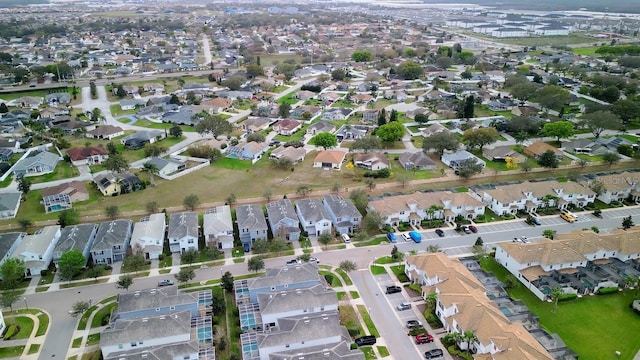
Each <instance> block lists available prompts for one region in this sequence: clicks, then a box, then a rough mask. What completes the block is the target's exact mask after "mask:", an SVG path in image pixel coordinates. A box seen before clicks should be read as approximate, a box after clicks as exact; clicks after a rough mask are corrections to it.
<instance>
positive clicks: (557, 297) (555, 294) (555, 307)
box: [549, 286, 564, 313]
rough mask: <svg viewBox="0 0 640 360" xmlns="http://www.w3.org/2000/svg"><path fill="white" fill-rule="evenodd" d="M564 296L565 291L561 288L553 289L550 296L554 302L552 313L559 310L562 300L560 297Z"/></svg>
mask: <svg viewBox="0 0 640 360" xmlns="http://www.w3.org/2000/svg"><path fill="white" fill-rule="evenodd" d="M563 294H564V290H562V288H561V287H559V286H556V287H554V288H553V289H551V294H549V296H550V297H551V300H553V308H552V309H551V312H553V313H555V312H556V310H558V300H560V297H561V296H562V295H563Z"/></svg>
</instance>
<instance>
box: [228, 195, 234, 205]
mask: <svg viewBox="0 0 640 360" xmlns="http://www.w3.org/2000/svg"><path fill="white" fill-rule="evenodd" d="M226 203H227V205H233V204H235V203H236V194H234V193H231V194H229V196H227V199H226Z"/></svg>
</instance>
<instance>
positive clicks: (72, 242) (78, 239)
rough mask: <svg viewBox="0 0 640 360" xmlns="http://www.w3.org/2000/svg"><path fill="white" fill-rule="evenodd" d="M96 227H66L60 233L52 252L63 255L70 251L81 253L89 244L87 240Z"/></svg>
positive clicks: (93, 225)
mask: <svg viewBox="0 0 640 360" xmlns="http://www.w3.org/2000/svg"><path fill="white" fill-rule="evenodd" d="M97 227H98V225H96V224H80V225H73V226H67V227H65V228H64V229H62V232H61V233H60V240H58V244H57V245H56V247H55V249H54V250H53V252H54V253H64V252H66V251H70V250H78V251H80V252H82V251H83V250H84V248H85V247H86V246H87V243H88V242H89V238H90V237H91V234H93V232H94V231H96V229H97Z"/></svg>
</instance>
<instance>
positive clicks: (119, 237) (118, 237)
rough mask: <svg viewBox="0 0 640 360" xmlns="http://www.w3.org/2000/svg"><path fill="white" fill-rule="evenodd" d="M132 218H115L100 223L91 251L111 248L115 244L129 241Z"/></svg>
mask: <svg viewBox="0 0 640 360" xmlns="http://www.w3.org/2000/svg"><path fill="white" fill-rule="evenodd" d="M132 225H133V221H131V220H114V221H105V222H103V223H100V226H99V227H98V232H97V233H96V238H95V240H94V242H93V247H92V248H91V251H94V252H95V251H100V250H110V249H112V248H113V246H114V245H121V244H125V243H126V242H127V240H129V239H127V237H128V236H130V234H131V226H132Z"/></svg>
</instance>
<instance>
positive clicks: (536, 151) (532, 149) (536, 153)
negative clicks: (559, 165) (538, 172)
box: [524, 141, 564, 161]
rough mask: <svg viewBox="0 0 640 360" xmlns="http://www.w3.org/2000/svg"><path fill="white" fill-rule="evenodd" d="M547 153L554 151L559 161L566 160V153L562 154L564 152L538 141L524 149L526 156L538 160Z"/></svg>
mask: <svg viewBox="0 0 640 360" xmlns="http://www.w3.org/2000/svg"><path fill="white" fill-rule="evenodd" d="M547 151H553V153H554V154H556V157H557V158H558V161H562V159H563V158H564V153H563V152H562V150H560V149H558V148H557V147H555V146H551V145H549V144H547V143H545V142H542V141H536V142H534V143H533V144H531V145H529V146H527V147H525V148H524V153H525V154H526V155H529V156H531V157H534V158H536V159H538V160H539V159H540V155H542V154H544V153H545V152H547Z"/></svg>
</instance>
